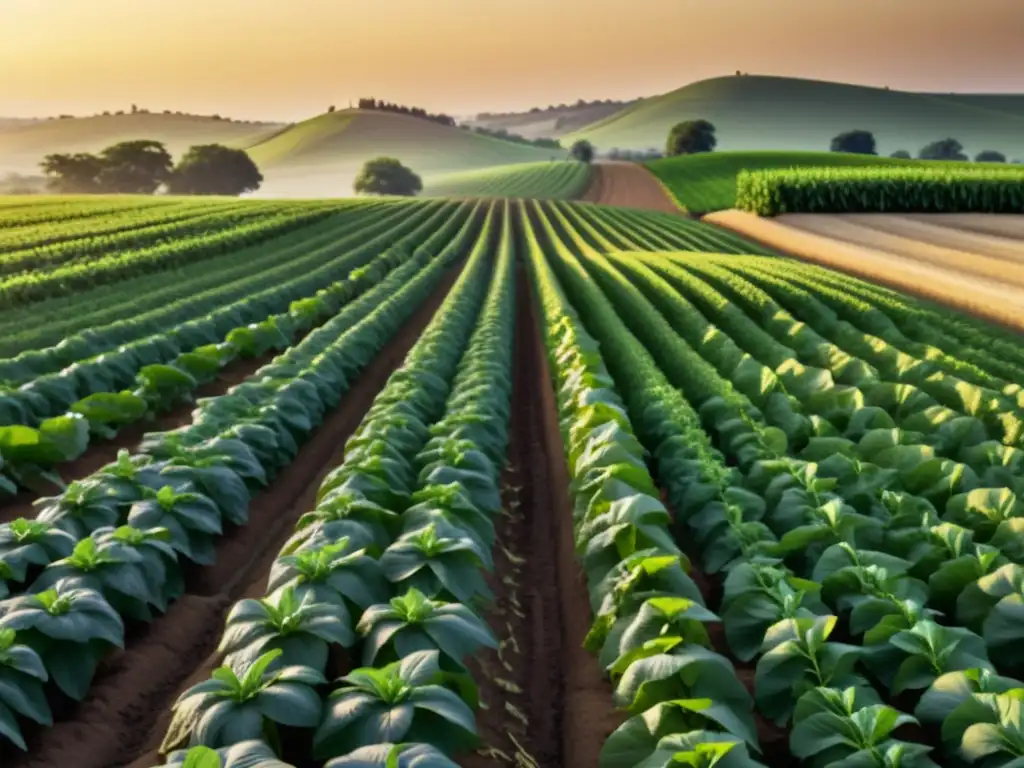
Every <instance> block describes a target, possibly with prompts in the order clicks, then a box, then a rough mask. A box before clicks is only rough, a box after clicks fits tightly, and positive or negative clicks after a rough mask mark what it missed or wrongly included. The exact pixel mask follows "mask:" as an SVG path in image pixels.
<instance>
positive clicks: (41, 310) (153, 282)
mask: <svg viewBox="0 0 1024 768" xmlns="http://www.w3.org/2000/svg"><path fill="white" fill-rule="evenodd" d="M388 209H390V211H391V212H392V213H395V212H397V210H400V209H401V206H398V205H385V204H377V205H372V204H371V205H365V204H362V203H360V204H358V205H355V204H347V205H345V206H343V207H341V208H339V211H338V213H337V214H336V215H334V216H330V217H328V218H326V219H323V220H321V221H319V222H317V223H313V224H311V225H309V226H308V227H302V228H300V229H297V230H294V231H292V232H288V233H285V234H282V235H278V236H276V237H272V238H270V239H268V240H266V241H265V242H259V243H256V244H254V245H249V246H245V247H242V248H240V249H239V250H235V251H232V252H230V253H226V254H224V255H221V256H213V257H212V258H210V259H206V260H203V261H200V262H196V263H193V264H186V265H183V266H181V267H177V268H175V269H173V270H170V271H166V272H155V273H149V274H143V275H139V276H136V277H130V278H128V279H126V280H118V281H115V282H112V283H108V284H105V285H101V286H96V287H92V288H87V289H83V290H80V291H75V292H73V293H71V294H68V295H65V296H59V297H54V298H50V299H46V300H43V301H39V302H35V303H32V304H30V305H26V306H23V307H12V308H8V309H6V310H0V336H2V338H0V353H2V354H4V355H8V356H15V357H16V356H18V355H19V354H21V353H26V356H23V357H21V358H20V359H21V360H25V361H27V363H28V367H29V368H30V369H32V370H33V371H34V372H35V374H37V375H38V374H42V373H49V372H53V371H54V370H59V368H56V369H55V368H52V367H50V368H46V367H39V366H37V365H35V364H33V363H31V362H30V361H31V360H33V359H34V355H35V353H38V352H46V364H47V365H51V366H52V365H58V364H64V365H70V364H71V363H72V362H76V361H77V360H79V359H81V356H82V354H83V353H86V354H87V353H88V351H89V350H88V349H83V347H82V344H81V341H79V340H78V338H79V336H80V335H82V334H85V335H86V336H88V333H89V331H91V330H96V331H102V332H103V333H104V334H105V336H106V337H108V338H110V339H114V338H117V339H118V342H117V343H123V342H128V341H132V340H134V339H137V338H139V337H140V336H143V335H146V334H148V333H155V332H157V331H159V330H160V329H161V328H163V327H164V326H166V325H168V324H172V325H173V324H175V323H178V322H181V321H182V320H185V319H188V318H190V317H199V316H202V315H203V314H204V313H205V312H207V311H210V310H212V309H216V308H217V307H218V306H220V305H222V304H224V303H227V302H228V301H232V300H236V299H238V298H242V297H244V296H245V295H246V293H247V292H249V293H252V292H256V291H260V290H263V289H265V288H267V287H269V286H271V285H274V284H275V283H276V282H282V281H284V280H286V279H287V277H288V276H289V274H290V273H289V272H288V271H287V270H289V269H298V268H299V267H300V266H301V267H305V268H310V265H311V264H312V263H313V262H309V263H306V260H305V255H304V250H305V249H309V250H320V249H323V248H324V247H326V246H328V245H330V244H331V243H332V242H333V241H335V240H337V239H339V238H341V237H344V236H345V233H346V231H348V230H349V229H350V228H352V227H354V226H356V225H358V224H360V223H361V222H364V221H367V222H368V221H370V220H372V219H373V218H375V217H376V216H377V215H379V214H381V213H383V212H384V211H386V210H388ZM225 297H226V298H225ZM115 329H117V330H115ZM117 334H120V335H117ZM69 338H72V339H76V341H75V342H74V343H72V344H70V345H68V344H64V345H63V346H62V347H61V348H62V349H64V348H68V347H69V346H70V349H68V351H67V353H66V354H65V355H63V356H61V355H57V354H56V353H55V352H50V351H48V350H46V349H45V348H47V347H58V346H61V343H62V342H64V341H65V340H67V339H69ZM101 351H103V350H98V352H101ZM7 362H8V363H9V361H7ZM4 376H5V377H10V376H16V377H17V376H21V374H11V373H5V374H4Z"/></svg>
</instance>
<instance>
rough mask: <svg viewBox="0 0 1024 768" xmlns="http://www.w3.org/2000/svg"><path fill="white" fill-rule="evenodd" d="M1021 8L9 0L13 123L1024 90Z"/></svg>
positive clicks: (5, 0) (914, 1) (885, 1)
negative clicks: (727, 78)
mask: <svg viewBox="0 0 1024 768" xmlns="http://www.w3.org/2000/svg"><path fill="white" fill-rule="evenodd" d="M1020 2H1021V0H945V2H943V3H941V4H936V3H935V2H933V1H932V0H900V2H899V3H893V2H891V1H890V0H864V1H863V2H860V3H857V4H856V6H851V5H850V4H848V3H841V2H838V1H837V0H632V2H630V3H622V2H620V1H619V0H559V1H558V2H557V3H556V2H550V1H549V2H540V0H519V2H515V3H494V2H479V0H430V2H427V0H372V1H371V0H290V2H286V3H282V2H279V1H278V0H175V2H173V3H170V2H154V1H152V0H150V1H143V0H93V1H92V2H84V1H83V0H2V2H0V37H2V40H0V72H3V76H2V77H0V115H26V116H27V115H45V114H54V113H57V112H68V113H73V114H90V113H93V112H96V111H98V110H103V109H121V108H125V107H127V106H129V105H130V104H131V103H132V102H136V103H138V104H139V105H140V106H146V107H148V108H150V109H180V110H186V111H193V112H200V113H213V112H221V113H224V114H230V115H235V116H238V117H242V118H265V119H278V120H294V119H300V118H303V117H306V116H309V115H311V114H315V113H317V112H320V111H322V110H323V109H325V108H326V107H327V106H328V105H329V104H331V103H336V104H338V105H339V106H342V105H346V104H347V102H348V100H349V99H356V98H358V97H359V96H361V95H376V96H378V97H382V98H387V99H390V100H395V101H401V102H406V103H416V104H422V105H423V106H425V107H427V108H430V109H436V110H444V111H448V112H452V113H455V114H466V113H471V112H476V111H480V110H503V109H517V108H528V107H531V106H534V105H535V104H541V105H543V104H547V103H551V102H555V103H557V102H561V101H575V100H576V99H578V98H632V97H635V96H642V95H649V94H653V93H658V92H663V91H667V90H672V89H674V88H677V87H680V86H682V85H685V84H686V83H689V82H692V81H695V80H699V79H701V78H705V77H711V76H716V75H722V74H730V73H732V72H734V71H735V70H738V69H739V70H744V71H749V72H752V73H762V74H781V75H796V76H804V77H807V76H813V77H820V78H822V79H834V80H843V81H853V82H863V83H868V84H877V85H882V84H888V85H890V86H891V87H893V88H906V89H918V90H930V89H934V90H946V91H949V90H954V89H955V90H961V91H1004V92H1005V91H1020V90H1024V46H1022V45H1020V41H1021V39H1024V13H1022V12H1021V7H1020Z"/></svg>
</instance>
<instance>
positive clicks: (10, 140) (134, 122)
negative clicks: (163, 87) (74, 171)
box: [0, 112, 282, 175]
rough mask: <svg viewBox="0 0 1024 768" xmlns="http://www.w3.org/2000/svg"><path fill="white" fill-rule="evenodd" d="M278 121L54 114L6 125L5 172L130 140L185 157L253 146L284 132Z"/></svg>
mask: <svg viewBox="0 0 1024 768" xmlns="http://www.w3.org/2000/svg"><path fill="white" fill-rule="evenodd" d="M281 128H282V126H281V125H278V124H273V123H257V122H241V121H236V120H227V119H214V118H213V117H203V116H198V115H184V114H182V115H177V114H163V113H156V112H138V113H135V114H121V115H95V116H92V117H69V118H62V119H61V118H54V119H48V120H36V121H21V122H14V123H9V124H7V125H2V124H0V175H2V174H3V173H6V172H15V173H38V171H39V161H40V160H42V158H43V156H44V155H48V154H51V153H54V152H98V151H100V150H101V149H103V148H104V147H107V146H109V145H111V144H114V143H116V142H118V141H125V140H128V139H153V140H155V141H161V142H163V143H164V144H166V145H167V149H168V151H170V152H171V154H172V155H175V156H177V155H179V154H180V153H182V152H184V151H185V150H187V149H188V148H189V147H190V146H192V145H193V144H209V143H220V144H232V145H235V146H241V147H244V146H247V145H249V144H251V143H254V142H256V141H259V140H260V139H261V138H263V137H265V136H266V135H268V134H269V133H273V132H276V131H279V130H281Z"/></svg>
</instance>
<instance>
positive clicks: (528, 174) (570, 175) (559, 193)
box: [426, 160, 590, 200]
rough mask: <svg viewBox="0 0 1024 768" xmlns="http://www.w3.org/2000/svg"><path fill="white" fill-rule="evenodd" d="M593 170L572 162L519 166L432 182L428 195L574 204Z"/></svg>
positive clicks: (465, 173)
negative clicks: (531, 199)
mask: <svg viewBox="0 0 1024 768" xmlns="http://www.w3.org/2000/svg"><path fill="white" fill-rule="evenodd" d="M589 180H590V166H589V165H587V164H586V163H578V162H575V161H570V160H556V161H552V162H548V163H517V164H515V165H506V166H498V167H493V168H484V169H481V170H475V171H464V172H462V173H455V174H450V175H447V176H441V177H439V178H437V179H432V180H429V181H428V183H427V188H426V194H428V195H432V196H435V197H439V196H444V197H510V198H512V197H529V198H534V199H542V200H544V199H555V200H572V199H574V198H577V197H579V196H580V195H581V194H583V192H584V190H585V189H586V188H587V183H588V182H589Z"/></svg>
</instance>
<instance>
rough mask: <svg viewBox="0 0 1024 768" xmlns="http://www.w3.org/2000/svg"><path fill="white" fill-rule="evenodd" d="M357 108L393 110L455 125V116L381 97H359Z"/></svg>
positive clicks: (381, 110)
mask: <svg viewBox="0 0 1024 768" xmlns="http://www.w3.org/2000/svg"><path fill="white" fill-rule="evenodd" d="M356 106H358V107H359V109H375V110H377V111H378V112H394V113H396V114H399V115H411V116H412V117H418V118H421V119H423V120H429V121H430V122H432V123H439V124H440V125H451V126H454V125H455V118H454V117H452V116H451V115H446V114H444V113H442V112H427V110H425V109H422V108H421V107H407V106H405V105H404V104H395V103H394V102H391V101H384V100H383V99H359V101H358V102H357V103H356Z"/></svg>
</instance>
